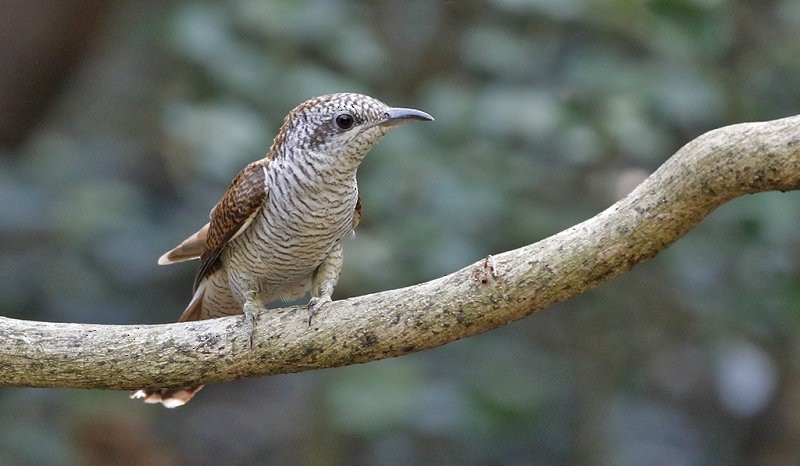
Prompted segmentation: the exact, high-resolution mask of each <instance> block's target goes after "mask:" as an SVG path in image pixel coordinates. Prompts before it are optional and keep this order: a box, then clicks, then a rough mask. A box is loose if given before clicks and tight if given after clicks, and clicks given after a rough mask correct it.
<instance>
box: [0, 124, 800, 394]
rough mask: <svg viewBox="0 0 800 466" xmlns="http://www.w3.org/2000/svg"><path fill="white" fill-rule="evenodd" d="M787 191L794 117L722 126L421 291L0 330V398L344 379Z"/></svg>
mask: <svg viewBox="0 0 800 466" xmlns="http://www.w3.org/2000/svg"><path fill="white" fill-rule="evenodd" d="M794 189H800V116H795V117H790V118H785V119H781V120H775V121H770V122H765V123H746V124H739V125H733V126H728V127H725V128H721V129H717V130H714V131H711V132H709V133H706V134H704V135H702V136H700V137H698V138H697V139H695V140H694V141H692V142H690V143H689V144H687V145H686V146H684V147H683V148H682V149H680V150H679V151H678V152H677V153H676V154H675V155H674V156H673V157H672V158H670V159H669V160H668V161H667V162H666V163H664V165H662V166H661V167H660V168H659V169H658V170H657V171H656V172H655V173H653V174H652V176H650V177H649V178H648V179H647V180H645V181H644V182H643V183H642V184H641V185H640V186H639V187H637V188H636V189H635V190H634V191H633V192H632V193H630V194H629V195H628V196H627V197H625V198H624V199H622V200H621V201H619V202H617V203H616V204H614V205H612V206H611V207H609V208H608V209H606V210H605V211H603V212H601V213H599V214H598V215H596V216H595V217H593V218H591V219H589V220H587V221H585V222H583V223H581V224H579V225H576V226H574V227H572V228H569V229H567V230H565V231H562V232H561V233H558V234H556V235H554V236H552V237H550V238H547V239H544V240H542V241H539V242H537V243H534V244H531V245H529V246H525V247H522V248H519V249H516V250H513V251H508V252H505V253H502V254H498V255H495V256H494V257H493V258H491V257H490V258H487V259H486V260H482V261H479V262H478V263H475V264H472V265H470V266H468V267H466V268H463V269H461V270H459V271H457V272H454V273H452V274H450V275H447V276H445V277H442V278H438V279H436V280H432V281H430V282H427V283H422V284H419V285H416V286H411V287H408V288H403V289H398V290H391V291H385V292H382V293H376V294H371V295H366V296H360V297H357V298H352V299H347V300H342V301H335V302H333V303H330V304H328V305H326V307H325V308H324V309H323V311H322V312H320V313H319V314H318V315H317V316H315V317H314V321H313V323H312V326H311V327H308V325H307V323H306V311H305V308H304V307H287V308H283V309H277V310H271V311H270V312H268V313H267V312H265V313H262V314H261V315H260V316H259V318H258V322H257V331H256V337H255V341H254V345H255V346H254V348H253V349H250V348H249V341H248V337H247V334H246V331H245V328H244V327H243V326H242V325H241V320H240V319H239V318H237V317H226V318H221V319H213V320H206V321H198V322H188V323H180V324H178V323H176V324H164V325H89V324H64V323H47V322H32V321H23V320H15V319H9V318H0V384H2V385H15V386H30V387H79V388H109V389H132V388H138V387H153V386H179V385H187V384H200V383H212V382H221V381H225V380H233V379H238V378H243V377H251V376H258V375H268V374H278V373H288V372H299V371H304V370H308V369H316V368H323V367H334V366H343V365H347V364H353V363H361V362H367V361H371V360H376V359H382V358H388V357H392V356H399V355H402V354H406V353H410V352H413V351H419V350H423V349H427V348H432V347H436V346H439V345H443V344H445V343H448V342H451V341H454V340H458V339H460V338H464V337H467V336H470V335H475V334H477V333H481V332H485V331H487V330H490V329H493V328H496V327H499V326H502V325H504V324H506V323H508V322H511V321H514V320H517V319H521V318H522V317H525V316H526V315H528V314H531V313H533V312H536V311H537V310H540V309H543V308H545V307H547V306H550V305H552V304H555V303H557V302H560V301H563V300H565V299H567V298H570V297H572V296H575V295H578V294H580V293H583V292H584V291H586V290H589V289H591V288H593V287H595V286H597V285H599V284H600V283H602V282H603V281H605V280H608V279H610V278H612V277H615V276H617V275H619V274H621V273H623V272H626V271H627V270H630V269H631V268H632V267H633V266H635V265H636V264H638V263H639V262H641V261H643V260H645V259H648V258H651V257H653V256H655V255H656V254H657V253H658V252H659V251H661V250H663V249H664V248H666V247H667V246H669V245H670V244H672V243H673V242H675V241H676V240H678V239H679V238H680V237H682V236H683V235H684V234H686V233H687V232H688V231H689V230H691V229H692V228H693V227H694V226H695V225H696V224H697V223H698V222H699V221H700V220H701V219H702V218H704V217H705V216H707V215H708V214H709V213H711V212H712V211H713V210H714V209H715V208H717V207H718V206H719V205H721V204H723V203H724V202H726V201H728V200H730V199H733V198H735V197H737V196H741V195H743V194H748V193H756V192H762V191H773V190H779V191H789V190H794Z"/></svg>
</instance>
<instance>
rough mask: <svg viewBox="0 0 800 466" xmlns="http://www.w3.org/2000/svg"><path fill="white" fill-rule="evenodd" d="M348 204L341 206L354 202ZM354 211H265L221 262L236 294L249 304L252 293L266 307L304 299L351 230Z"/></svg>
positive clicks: (233, 244) (228, 250)
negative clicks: (314, 213) (312, 213)
mask: <svg viewBox="0 0 800 466" xmlns="http://www.w3.org/2000/svg"><path fill="white" fill-rule="evenodd" d="M343 204H345V206H338V207H339V208H342V207H346V206H347V205H348V204H349V203H348V202H345V203H343ZM353 209H354V207H350V208H349V210H347V212H346V213H343V212H335V213H336V214H338V215H317V216H308V218H301V217H300V216H298V215H295V216H286V217H284V216H283V215H278V214H270V210H269V209H264V210H262V212H261V213H260V214H259V215H258V216H257V217H256V218H255V219H253V222H252V223H251V224H250V226H249V227H248V228H247V229H246V230H245V231H244V232H243V233H242V234H241V235H240V236H239V237H237V238H236V239H235V240H234V241H232V242H231V243H230V244H229V245H228V247H227V248H226V249H225V254H224V256H223V258H222V259H223V261H225V266H226V268H227V270H228V277H229V280H230V285H231V288H232V290H233V292H234V294H235V295H236V296H237V298H238V299H240V300H241V301H242V302H244V300H245V297H246V295H247V294H248V293H252V294H255V295H256V296H258V297H259V298H260V300H261V301H262V302H263V303H264V304H267V303H269V302H272V301H275V300H278V299H298V298H301V297H302V296H304V295H305V294H306V292H307V291H308V289H309V288H310V285H311V278H312V276H313V274H314V272H315V271H316V269H317V267H319V265H320V264H321V263H322V262H323V261H324V260H325V258H326V257H327V256H328V254H329V253H330V251H331V249H333V247H334V246H335V245H336V244H337V243H339V242H340V241H341V240H342V238H344V236H345V235H347V234H348V233H349V232H350V231H351V230H352V224H353ZM336 210H339V209H336Z"/></svg>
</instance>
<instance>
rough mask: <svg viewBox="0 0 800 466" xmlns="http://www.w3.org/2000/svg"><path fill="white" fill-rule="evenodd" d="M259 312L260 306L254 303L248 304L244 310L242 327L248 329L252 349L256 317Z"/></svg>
mask: <svg viewBox="0 0 800 466" xmlns="http://www.w3.org/2000/svg"><path fill="white" fill-rule="evenodd" d="M258 311H259V309H258V306H256V305H254V304H252V303H246V304H245V305H244V308H243V309H242V312H243V315H242V325H244V326H245V328H246V329H247V338H248V340H249V341H250V349H253V335H254V334H255V331H256V315H257V313H258Z"/></svg>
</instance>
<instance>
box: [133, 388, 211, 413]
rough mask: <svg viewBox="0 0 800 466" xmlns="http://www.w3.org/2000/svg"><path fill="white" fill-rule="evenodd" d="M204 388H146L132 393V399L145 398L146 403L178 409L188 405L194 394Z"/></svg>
mask: <svg viewBox="0 0 800 466" xmlns="http://www.w3.org/2000/svg"><path fill="white" fill-rule="evenodd" d="M202 388H203V386H202V385H198V386H196V387H178V388H145V389H141V390H134V391H132V392H131V398H143V399H144V402H145V403H161V404H162V405H164V407H165V408H177V407H178V406H183V405H185V404H186V403H188V402H189V400H191V399H192V397H193V396H194V394H195V393H197V392H199V391H200V390H201V389H202Z"/></svg>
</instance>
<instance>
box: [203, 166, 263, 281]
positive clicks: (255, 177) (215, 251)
mask: <svg viewBox="0 0 800 466" xmlns="http://www.w3.org/2000/svg"><path fill="white" fill-rule="evenodd" d="M267 163H269V162H268V161H267V160H263V159H262V160H257V161H255V162H253V163H251V164H250V165H248V166H246V167H244V169H243V170H242V171H240V172H239V174H238V175H236V178H234V179H233V181H232V182H231V185H230V186H229V187H228V190H227V191H225V195H223V196H222V199H220V201H219V202H218V203H217V205H216V206H214V208H213V209H212V210H211V216H210V217H211V222H209V225H208V233H207V237H206V243H205V251H204V252H203V254H202V255H201V256H200V268H199V269H198V270H197V276H196V277H195V280H194V290H195V291H197V287H198V286H199V285H200V280H202V279H203V278H205V277H206V276H207V275H208V274H210V273H211V272H213V271H214V270H215V269H216V267H217V266H218V264H217V259H219V255H220V254H221V253H222V250H223V249H224V248H225V245H226V244H228V242H230V241H231V240H232V239H234V238H235V237H236V236H238V235H239V234H240V233H241V232H242V231H244V229H245V228H247V226H248V225H250V222H252V221H253V218H255V216H256V215H257V214H258V212H259V211H260V210H261V207H262V206H263V205H264V202H265V201H266V198H267V185H266V178H267V177H266V169H267Z"/></svg>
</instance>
